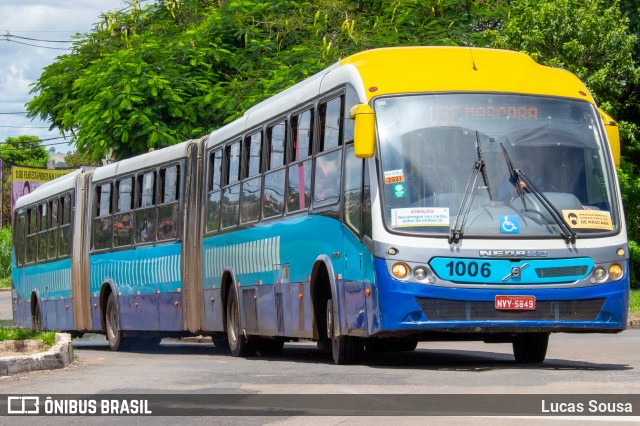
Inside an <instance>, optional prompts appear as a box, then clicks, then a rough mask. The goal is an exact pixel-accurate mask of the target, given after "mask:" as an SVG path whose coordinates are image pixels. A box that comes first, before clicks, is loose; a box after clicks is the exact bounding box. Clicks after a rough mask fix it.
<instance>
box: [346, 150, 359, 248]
mask: <svg viewBox="0 0 640 426" xmlns="http://www.w3.org/2000/svg"><path fill="white" fill-rule="evenodd" d="M344 156H345V159H344V205H343V209H344V222H345V224H346V225H347V227H348V228H349V229H351V230H352V231H353V232H354V233H355V234H356V235H357V236H360V230H361V227H362V210H363V209H362V164H363V162H364V160H362V159H361V158H356V156H355V154H354V152H353V145H349V146H347V148H346V149H345V152H344Z"/></svg>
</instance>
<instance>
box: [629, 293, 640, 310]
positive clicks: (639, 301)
mask: <svg viewBox="0 0 640 426" xmlns="http://www.w3.org/2000/svg"><path fill="white" fill-rule="evenodd" d="M629 312H630V313H632V314H633V313H638V312H640V290H638V289H635V290H631V297H630V299H629Z"/></svg>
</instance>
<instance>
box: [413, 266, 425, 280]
mask: <svg viewBox="0 0 640 426" xmlns="http://www.w3.org/2000/svg"><path fill="white" fill-rule="evenodd" d="M413 276H414V277H416V279H417V280H420V281H422V280H424V279H425V278H427V268H425V267H424V266H418V267H417V268H416V269H414V270H413Z"/></svg>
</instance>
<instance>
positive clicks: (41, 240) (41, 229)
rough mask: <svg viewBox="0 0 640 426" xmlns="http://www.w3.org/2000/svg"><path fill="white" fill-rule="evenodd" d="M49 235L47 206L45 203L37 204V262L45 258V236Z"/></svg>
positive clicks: (46, 248) (46, 245)
mask: <svg viewBox="0 0 640 426" xmlns="http://www.w3.org/2000/svg"><path fill="white" fill-rule="evenodd" d="M48 236H49V206H48V204H47V203H42V204H39V205H38V262H42V261H45V260H47V251H48V248H49V247H48V246H49V245H48V244H47V237H48Z"/></svg>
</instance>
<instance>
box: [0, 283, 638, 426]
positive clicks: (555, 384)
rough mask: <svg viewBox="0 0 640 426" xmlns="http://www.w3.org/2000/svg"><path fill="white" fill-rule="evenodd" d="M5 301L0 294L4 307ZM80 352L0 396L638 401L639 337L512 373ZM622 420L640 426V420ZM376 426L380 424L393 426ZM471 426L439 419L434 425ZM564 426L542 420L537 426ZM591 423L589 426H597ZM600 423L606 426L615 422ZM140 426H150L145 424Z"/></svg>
mask: <svg viewBox="0 0 640 426" xmlns="http://www.w3.org/2000/svg"><path fill="white" fill-rule="evenodd" d="M4 294H6V293H2V292H0V297H2V296H3V295H4ZM74 346H75V348H76V355H77V361H76V362H75V363H74V364H73V365H72V366H70V367H68V368H66V369H63V370H54V371H44V372H32V373H27V374H22V375H18V376H11V377H2V378H0V394H9V393H10V394H14V395H15V394H18V395H19V394H79V393H80V394H156V393H165V394H166V393H170V394H188V393H194V394H274V393H276V394H288V395H298V394H317V395H323V394H408V395H412V394H505V395H509V394H545V395H546V394H576V393H579V394H640V356H638V354H640V329H631V330H627V331H625V332H623V333H621V334H617V335H606V334H584V335H583V334H555V335H552V336H551V340H550V344H549V351H548V354H547V360H546V361H545V362H544V363H543V364H541V365H537V366H536V365H519V364H516V363H515V362H514V361H513V355H512V350H511V345H509V344H484V343H480V342H436V343H433V342H424V343H421V344H420V345H419V346H418V349H417V350H416V351H415V352H411V353H391V354H378V355H370V356H368V357H366V358H365V360H364V362H363V363H362V364H361V365H357V366H336V365H333V364H332V362H331V360H330V357H329V355H328V354H322V353H319V352H317V351H316V350H315V344H313V343H311V342H301V343H292V344H287V345H285V351H284V354H283V355H282V356H280V357H264V358H260V357H255V358H248V359H242V358H233V357H230V356H229V355H227V354H226V353H225V352H223V351H221V350H220V349H217V348H215V347H214V346H213V345H212V344H211V343H210V342H209V341H206V343H193V342H184V341H176V340H165V341H163V343H162V344H161V345H160V346H159V347H158V348H157V349H155V350H153V351H146V352H129V353H127V352H111V351H109V349H108V347H107V345H106V341H105V340H104V337H103V336H99V335H87V336H86V337H85V338H82V339H76V340H74ZM634 410H637V408H635V409H634ZM635 412H637V411H635ZM58 419H59V420H60V421H61V423H62V418H58ZM222 419H223V420H221V419H217V420H216V421H213V423H214V424H278V425H283V424H284V425H289V424H290V425H293V424H299V423H301V422H304V423H305V424H322V425H338V424H342V423H345V422H346V423H348V424H363V425H364V424H370V423H371V420H372V419H369V418H355V417H348V416H347V417H344V416H342V417H318V418H311V417H304V418H296V417H286V416H283V417H267V418H263V417H244V418H231V417H225V418H222ZM367 419H368V420H367ZM431 419H432V420H434V418H431ZM456 419H457V420H456ZM616 419H617V420H618V421H627V420H634V421H636V422H639V421H640V417H635V418H633V419H624V418H621V417H620V418H616ZM2 420H8V419H7V418H5V419H2V418H0V423H4V422H3V421H2ZM45 420H51V419H50V418H49V419H47V418H33V423H34V424H40V423H41V422H42V424H48V422H45ZM67 420H69V418H67ZM79 420H80V419H78V418H76V419H75V422H78V421H79ZM110 420H113V418H109V417H101V418H93V419H92V421H95V422H98V423H105V424H106V423H107V422H108V421H110ZM146 420H147V422H148V421H149V420H151V422H153V423H154V424H173V423H176V422H179V423H185V422H188V423H202V424H205V423H206V424H211V423H212V419H210V418H198V417H187V418H177V419H176V418H158V417H154V418H152V419H146ZM373 420H374V421H373V423H374V424H382V423H388V421H389V420H391V418H377V419H373ZM375 420H378V421H375ZM419 420H420V419H419V418H416V417H406V418H402V419H400V420H398V421H400V423H401V424H419V423H420V422H419ZM468 420H469V419H468V418H464V419H463V418H455V417H441V418H437V422H436V423H438V424H460V423H468ZM558 420H559V419H542V420H539V419H538V420H536V423H538V424H555V422H557V421H558ZM562 420H563V421H565V422H576V424H577V422H581V423H584V421H585V419H576V418H570V419H562ZM589 420H590V421H589V424H594V423H598V421H594V420H597V419H594V418H589ZM600 420H602V422H603V424H604V423H609V422H610V420H611V419H602V418H601V419H600ZM137 422H139V423H138V424H145V423H146V422H145V420H144V419H137ZM394 422H395V420H394ZM478 422H479V423H480V424H491V425H495V424H517V423H518V422H521V420H519V419H509V418H504V417H485V418H480V419H474V423H478ZM134 423H135V422H134ZM16 424H17V423H16Z"/></svg>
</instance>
